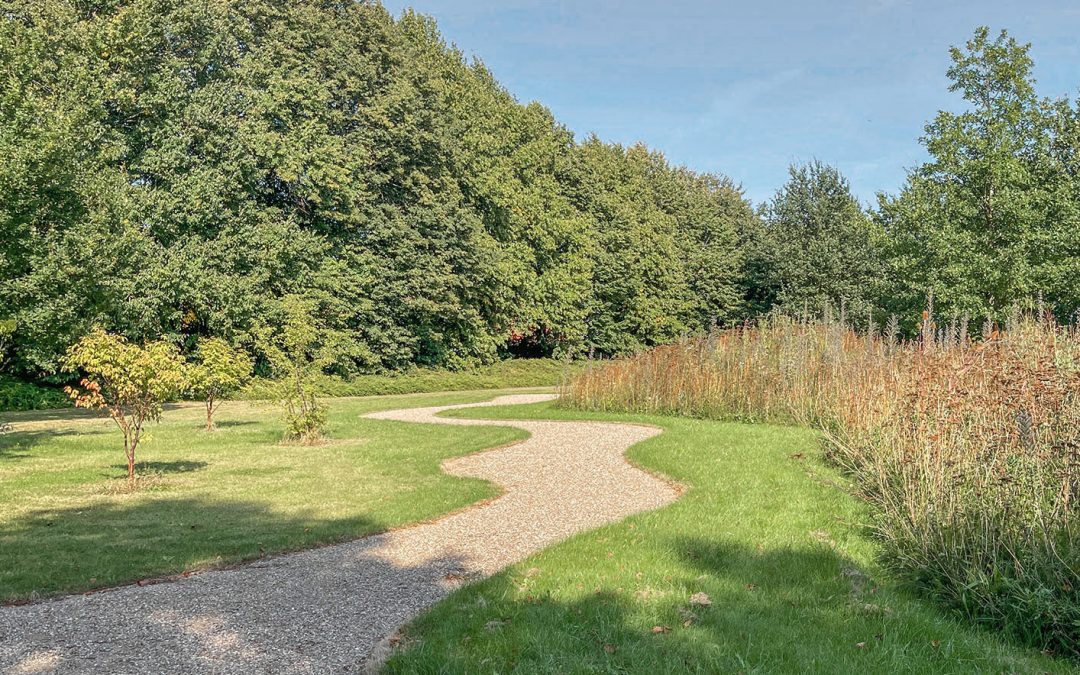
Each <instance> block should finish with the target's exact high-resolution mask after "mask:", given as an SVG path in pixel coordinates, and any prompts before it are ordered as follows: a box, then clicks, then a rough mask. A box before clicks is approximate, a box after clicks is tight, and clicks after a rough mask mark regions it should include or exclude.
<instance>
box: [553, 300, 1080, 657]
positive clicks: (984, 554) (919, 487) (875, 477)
mask: <svg viewBox="0 0 1080 675" xmlns="http://www.w3.org/2000/svg"><path fill="white" fill-rule="evenodd" d="M895 334H896V331H895V330H885V331H873V330H870V331H865V332H862V333H859V332H856V331H854V330H852V329H850V328H848V327H845V326H844V325H843V324H841V323H832V322H802V321H796V320H790V319H784V318H773V319H770V320H768V321H764V322H762V323H761V324H759V325H755V326H747V327H743V328H740V329H735V330H727V331H721V332H716V333H714V334H711V335H709V336H706V337H701V338H694V339H688V340H685V341H683V342H680V343H678V344H674V345H670V346H665V347H659V348H657V349H654V350H652V351H649V352H646V353H643V354H640V355H638V356H635V357H633V358H627V359H622V360H618V361H612V362H607V363H603V364H599V365H596V364H594V365H592V366H591V367H590V368H588V369H587V370H586V371H585V372H584V373H582V374H581V375H579V376H578V377H576V378H575V379H573V380H571V381H570V382H568V383H567V384H566V385H565V386H564V387H563V392H562V394H563V399H562V400H563V402H564V404H566V405H571V406H574V407H578V408H583V409H590V410H619V411H636V412H645V413H660V414H677V415H690V416H695V417H709V418H719V419H738V420H744V421H770V422H785V423H798V424H808V425H813V426H816V427H818V428H819V429H821V431H822V436H823V438H824V441H825V444H826V450H827V452H828V455H829V457H830V458H831V459H833V460H834V461H835V462H837V463H838V464H839V465H840V466H842V467H843V468H844V469H845V470H847V471H849V472H850V473H851V474H852V475H853V476H854V478H855V479H856V481H855V482H856V484H857V485H859V486H860V491H861V493H862V495H863V496H864V497H865V498H866V499H868V500H869V501H870V502H871V504H872V505H873V507H874V508H873V512H874V514H875V515H874V518H875V520H874V523H873V526H874V529H875V531H876V532H877V534H878V535H879V537H880V539H881V541H882V544H883V555H882V558H883V560H884V561H885V563H886V564H887V565H888V566H889V567H891V568H892V569H893V570H894V571H896V572H897V573H898V574H900V575H901V576H902V577H904V578H906V579H908V580H910V581H912V582H914V583H915V584H917V585H918V586H919V587H920V588H921V589H923V590H924V591H925V592H928V593H929V594H931V595H932V596H933V597H934V598H935V599H937V600H939V601H941V602H944V603H946V604H947V605H949V606H951V607H954V608H956V609H957V610H959V611H961V612H962V613H963V614H965V615H966V616H968V617H970V618H972V619H974V620H975V621H977V622H979V623H982V624H988V625H993V626H996V627H999V628H1002V629H1004V630H1006V631H1007V632H1009V633H1012V634H1013V635H1015V636H1017V637H1019V638H1020V639H1022V640H1024V641H1025V642H1027V643H1029V644H1033V645H1036V646H1038V647H1040V648H1043V649H1048V650H1052V651H1055V652H1057V653H1062V654H1068V655H1070V656H1072V657H1080V332H1078V331H1077V329H1076V328H1073V327H1063V326H1058V325H1055V324H1054V323H1052V322H1051V321H1049V320H1042V321H1034V320H1030V319H1026V320H1024V319H1017V320H1014V321H1012V322H1010V325H1009V326H1007V327H1006V329H1003V330H1001V331H998V330H994V329H992V328H987V329H985V330H984V331H983V332H982V333H981V334H980V335H979V336H978V338H977V339H975V338H973V337H972V336H971V335H969V331H968V326H967V325H966V323H964V322H957V323H954V324H950V325H949V326H945V327H943V328H938V327H936V326H934V325H933V324H932V322H931V321H930V319H929V318H928V317H924V322H923V333H922V335H921V336H920V338H919V339H917V340H910V341H905V340H900V339H897V337H896V336H895Z"/></svg>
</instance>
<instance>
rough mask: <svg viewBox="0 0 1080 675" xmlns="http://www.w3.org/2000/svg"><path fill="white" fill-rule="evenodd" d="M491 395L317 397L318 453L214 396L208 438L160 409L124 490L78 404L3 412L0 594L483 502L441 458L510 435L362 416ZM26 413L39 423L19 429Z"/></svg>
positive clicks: (197, 422) (484, 487)
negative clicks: (215, 422)
mask: <svg viewBox="0 0 1080 675" xmlns="http://www.w3.org/2000/svg"><path fill="white" fill-rule="evenodd" d="M493 395H494V394H493V393H492V392H470V393H454V394H435V395H418V396H402V397H389V398H378V399H338V400H334V401H330V419H329V435H330V437H331V438H330V441H329V442H327V443H326V444H325V445H321V446H315V447H306V446H290V445H282V444H281V443H280V438H281V423H280V421H279V416H280V415H279V412H278V411H277V410H276V409H274V408H270V407H267V406H265V405H253V404H249V403H243V402H234V403H227V404H225V405H224V406H222V408H221V412H220V418H219V419H220V422H219V427H220V428H219V430H218V431H216V432H212V433H207V432H204V431H202V430H201V429H200V426H201V423H202V415H203V412H202V409H201V407H200V406H198V405H191V406H181V407H177V408H173V409H171V410H169V411H167V412H166V413H165V415H164V418H163V422H162V424H160V425H156V426H151V427H149V429H148V432H149V435H150V437H149V438H148V439H147V440H146V441H144V444H143V445H140V447H139V466H138V469H139V471H140V474H141V478H140V481H141V482H142V484H143V487H142V489H140V490H139V491H138V492H135V493H125V491H124V484H125V483H124V476H125V475H126V469H125V466H124V455H123V442H122V438H121V436H120V434H119V432H118V431H117V430H116V429H115V427H114V426H113V425H112V423H111V422H110V421H107V420H100V419H93V418H88V417H87V416H86V415H79V414H78V412H79V411H63V412H61V411H53V412H49V413H20V414H10V415H7V416H6V418H7V419H9V420H13V421H17V422H19V423H20V429H22V428H25V429H26V430H20V431H16V432H14V433H5V434H0V601H7V602H10V601H18V600H25V599H29V598H34V597H41V596H47V595H52V594H57V593H64V592H77V591H85V590H89V589H93V588H100V587H107V586H111V585H116V584H121V583H125V582H130V581H133V580H136V579H142V578H148V577H155V576H161V575H170V574H175V573H179V572H184V571H190V570H197V569H203V568H207V567H212V566H218V565H224V564H229V563H234V562H238V561H241V560H245V559H250V558H255V557H258V556H261V555H264V554H267V553H272V552H278V551H288V550H294V549H302V548H309V547H312V546H317V545H320V544H326V543H331V542H337V541H342V540H347V539H353V538H356V537H361V536H364V535H368V534H371V533H373V532H378V531H382V530H386V529H388V528H392V527H395V526H399V525H402V524H405V523H410V522H415V521H420V520H425V519H429V518H433V517H435V516H438V515H441V514H443V513H446V512H448V511H451V510H454V509H458V508H461V507H464V506H467V505H469V504H471V503H473V502H475V501H478V500H481V499H484V498H488V497H492V496H494V495H495V494H496V491H497V489H496V488H495V487H494V486H492V485H490V484H488V483H486V482H484V481H480V480H469V479H462V478H455V477H451V476H448V475H446V474H444V473H443V472H442V471H441V470H440V469H439V464H440V462H441V461H442V460H443V459H446V458H447V457H450V456H454V455H461V454H466V453H469V452H474V451H477V450H481V449H484V448H488V447H492V446H497V445H500V444H503V443H507V442H510V441H512V440H515V439H518V438H521V437H523V435H524V434H523V432H520V431H517V430H514V429H509V428H498V427H494V428H492V427H450V426H446V427H441V426H440V427H432V428H430V429H425V430H424V433H417V429H416V427H415V426H414V425H409V424H405V423H398V422H388V421H376V420H365V419H361V417H360V415H362V414H363V413H366V412H372V411H375V410H383V409H389V408H399V407H400V408H407V407H416V406H428V405H444V404H452V403H468V402H474V401H482V400H487V399H490V398H491V397H492V396H493ZM34 420H38V421H34Z"/></svg>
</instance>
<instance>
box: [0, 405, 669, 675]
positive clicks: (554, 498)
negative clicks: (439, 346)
mask: <svg viewBox="0 0 1080 675" xmlns="http://www.w3.org/2000/svg"><path fill="white" fill-rule="evenodd" d="M550 398H552V396H551V395H548V394H532V395H514V396H503V397H500V398H497V399H495V400H493V401H490V402H488V403H481V404H470V405H464V406H441V407H437V408H417V409H409V410H395V411H389V412H379V413H374V414H372V415H369V416H370V417H373V418H378V419H386V420H398V421H405V422H423V423H438V424H465V425H498V426H512V427H517V428H519V429H524V430H526V431H528V432H529V433H530V434H531V436H530V438H529V439H527V440H525V441H522V442H520V443H517V444H514V445H511V446H507V447H503V448H497V449H494V450H488V451H485V452H481V453H477V454H474V455H469V456H466V457H460V458H456V459H452V460H448V461H447V462H445V463H444V464H443V468H444V469H445V470H446V471H447V472H448V473H450V474H453V475H458V476H474V477H478V478H484V479H487V480H490V481H492V482H494V483H497V484H499V485H500V486H502V487H503V488H504V489H505V494H504V495H502V496H501V497H499V498H498V499H495V500H493V501H491V502H488V503H484V504H481V505H479V506H475V507H473V508H470V509H467V510H464V511H461V512H459V513H455V514H453V515H450V516H447V517H445V518H443V519H441V520H438V521H435V522H432V523H426V524H422V525H417V526H413V527H408V528H404V529H400V530H395V531H392V532H389V533H386V534H383V535H377V536H373V537H367V538H365V539H359V540H357V541H354V542H350V543H347V544H340V545H336V546H329V547H325V548H320V549H315V550H311V551H305V552H302V553H294V554H288V555H283V556H278V557H274V558H268V559H265V560H261V561H256V562H254V563H251V564H248V565H244V566H241V567H238V568H235V569H226V570H218V571H211V572H205V573H202V574H196V575H192V576H190V577H188V578H186V579H182V580H178V581H174V582H168V583H161V584H155V585H149V586H126V587H123V588H119V589H116V590H112V591H108V592H102V593H94V594H90V595H79V596H69V597H66V598H62V599H59V600H54V601H48V602H42V603H38V604H33V605H26V606H21V607H5V608H0V669H3V672H5V673H38V672H62V673H116V674H120V673H140V674H141V673H196V672H197V673H326V672H355V671H359V670H362V669H363V668H364V664H365V662H369V659H371V658H373V657H372V654H373V652H376V655H375V657H374V658H378V652H380V651H382V647H381V645H380V641H382V644H385V638H387V637H388V636H390V635H392V634H393V633H394V632H395V631H396V630H397V629H398V628H400V627H401V626H402V625H404V624H405V623H406V622H408V621H409V620H410V619H412V618H413V617H415V616H416V615H417V614H419V613H420V612H421V611H422V610H423V609H425V608H426V607H428V606H430V605H431V604H433V603H434V602H436V601H437V600H439V599H440V598H442V597H443V596H445V595H446V594H447V593H449V592H450V591H451V590H453V589H454V588H455V587H457V586H459V585H460V584H461V583H464V581H463V580H467V579H475V578H481V577H484V576H488V575H491V574H493V573H495V572H497V571H498V570H500V569H502V568H503V567H506V566H507V565H509V564H512V563H514V562H517V561H519V560H521V559H523V558H525V557H526V556H528V555H530V554H532V553H535V552H536V551H538V550H540V549H542V548H544V547H546V546H548V545H550V544H552V543H554V542H557V541H560V540H562V539H565V538H567V537H569V536H570V535H572V534H574V533H576V532H580V531H583V530H588V529H591V528H595V527H598V526H600V525H603V524H605V523H609V522H613V521H616V520H619V519H621V518H624V517H625V516H628V515H630V514H633V513H637V512H640V511H646V510H649V509H655V508H658V507H660V506H663V505H665V504H668V503H670V502H672V501H673V500H674V499H675V498H676V497H677V492H676V490H675V489H674V488H672V487H671V486H669V485H668V484H666V483H664V482H663V481H661V480H659V479H657V478H656V477H654V476H651V475H649V474H648V473H645V472H644V471H641V470H639V469H637V468H634V467H632V466H631V465H629V464H627V463H626V461H625V460H624V459H623V453H624V452H625V450H626V449H627V448H628V447H630V446H631V445H633V444H634V443H637V442H639V441H642V440H645V439H647V438H650V437H652V436H654V435H656V434H658V433H660V431H659V430H658V429H655V428H652V427H645V426H636V425H629V424H607V423H599V422H567V421H513V422H507V421H488V420H464V419H449V418H437V417H436V416H435V414H436V413H438V412H440V411H443V410H447V409H449V408H463V407H473V406H474V405H481V406H484V405H505V404H517V403H532V402H537V401H543V400H548V399H550ZM420 433H422V431H421V432H420ZM369 664H370V663H369Z"/></svg>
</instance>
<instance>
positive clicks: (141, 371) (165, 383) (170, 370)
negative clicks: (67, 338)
mask: <svg viewBox="0 0 1080 675" xmlns="http://www.w3.org/2000/svg"><path fill="white" fill-rule="evenodd" d="M63 365H64V367H66V368H69V369H71V370H79V371H82V372H84V373H86V377H84V378H83V379H82V382H81V385H82V386H81V387H66V388H65V391H66V392H67V393H68V395H69V396H70V397H71V398H72V400H73V401H74V402H75V405H76V406H78V407H80V408H89V409H98V410H108V412H109V416H110V417H111V418H112V419H113V421H114V422H116V426H118V427H119V428H120V431H121V432H123V434H124V454H125V455H127V468H128V482H129V483H131V484H134V482H135V450H136V448H138V447H139V441H140V440H141V439H142V431H143V425H144V424H145V423H146V421H147V420H154V421H157V420H158V419H160V418H161V410H162V405H163V404H164V403H165V402H166V401H168V400H169V399H171V398H174V397H176V396H177V395H178V394H179V393H180V392H181V391H183V389H184V386H185V367H184V361H183V359H182V358H181V357H180V353H179V352H178V351H177V349H176V348H175V347H173V346H172V345H170V344H168V343H166V342H162V341H156V342H149V343H146V344H144V345H141V346H140V345H136V344H132V343H130V342H128V341H127V340H125V339H124V338H123V337H121V336H119V335H112V334H109V333H106V332H105V331H103V330H101V329H100V328H99V329H95V330H94V331H93V332H91V333H90V334H89V335H87V336H85V337H84V338H82V339H81V340H79V342H78V343H76V344H75V345H74V346H72V347H71V348H70V349H68V351H67V356H66V357H65V359H64V362H63Z"/></svg>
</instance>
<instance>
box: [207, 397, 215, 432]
mask: <svg viewBox="0 0 1080 675" xmlns="http://www.w3.org/2000/svg"><path fill="white" fill-rule="evenodd" d="M206 430H207V431H213V430H214V397H213V396H210V397H208V398H207V399H206Z"/></svg>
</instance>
